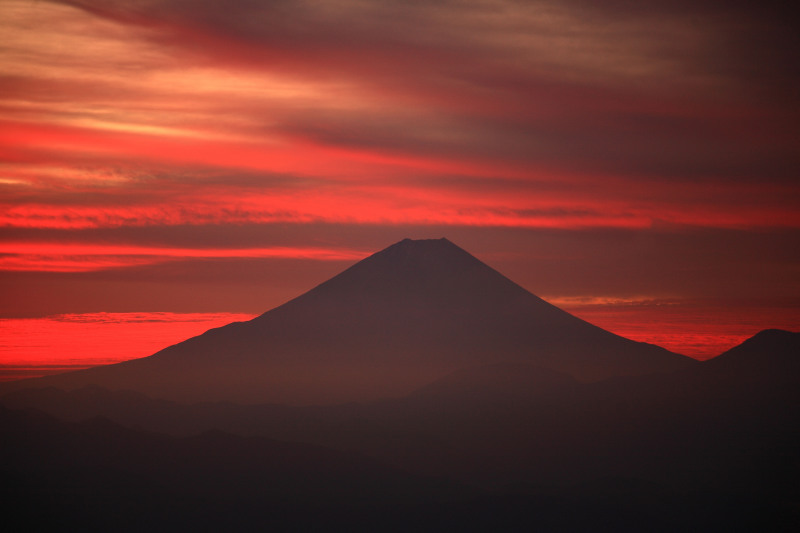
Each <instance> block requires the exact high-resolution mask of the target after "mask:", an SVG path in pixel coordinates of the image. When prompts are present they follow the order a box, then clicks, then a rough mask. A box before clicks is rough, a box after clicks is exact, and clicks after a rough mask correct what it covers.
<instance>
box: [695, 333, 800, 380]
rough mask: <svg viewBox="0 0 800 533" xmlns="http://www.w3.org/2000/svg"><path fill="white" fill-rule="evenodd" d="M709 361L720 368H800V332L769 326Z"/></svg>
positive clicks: (780, 369)
mask: <svg viewBox="0 0 800 533" xmlns="http://www.w3.org/2000/svg"><path fill="white" fill-rule="evenodd" d="M706 364H707V365H709V366H714V367H716V368H724V367H728V368H734V367H736V368H747V369H750V370H756V369H761V370H768V369H774V370H776V371H781V372H782V371H786V370H789V369H790V368H791V369H795V370H800V333H794V332H792V331H785V330H781V329H765V330H764V331H761V332H759V333H756V334H755V335H753V336H752V337H750V338H749V339H747V340H746V341H744V342H743V343H741V344H739V345H738V346H734V347H733V348H731V349H730V350H728V351H727V352H724V353H722V354H720V355H718V356H717V357H715V358H713V359H711V360H709V361H708V362H707V363H706Z"/></svg>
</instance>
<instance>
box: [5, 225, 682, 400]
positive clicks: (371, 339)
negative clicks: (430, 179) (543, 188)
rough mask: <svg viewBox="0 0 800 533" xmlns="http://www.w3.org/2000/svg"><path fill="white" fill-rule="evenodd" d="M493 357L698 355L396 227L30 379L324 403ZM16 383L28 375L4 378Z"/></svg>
mask: <svg viewBox="0 0 800 533" xmlns="http://www.w3.org/2000/svg"><path fill="white" fill-rule="evenodd" d="M498 363H521V364H527V365H533V366H537V367H541V368H546V369H550V370H554V371H557V372H561V373H564V374H567V375H570V376H572V377H574V378H576V379H578V380H580V381H597V380H601V379H605V378H609V377H614V376H626V375H642V374H650V373H656V372H664V371H673V370H677V369H680V368H684V367H688V366H691V365H692V364H697V363H696V362H695V361H694V360H692V359H689V358H687V357H684V356H681V355H677V354H674V353H671V352H669V351H667V350H665V349H663V348H660V347H657V346H654V345H650V344H646V343H640V342H634V341H631V340H629V339H625V338H622V337H619V336H617V335H614V334H612V333H610V332H608V331H605V330H603V329H601V328H598V327H596V326H593V325H591V324H589V323H587V322H584V321H583V320H580V319H578V318H576V317H574V316H572V315H570V314H568V313H566V312H564V311H562V310H561V309H558V308H557V307H554V306H553V305H550V304H549V303H547V302H545V301H544V300H542V299H540V298H538V297H536V296H534V295H533V294H531V293H530V292H528V291H527V290H525V289H523V288H522V287H520V286H519V285H517V284H515V283H514V282H512V281H510V280H509V279H508V278H506V277H504V276H503V275H501V274H500V273H498V272H497V271H495V270H493V269H492V268H490V267H489V266H487V265H486V264H484V263H482V262H481V261H479V260H478V259H476V258H475V257H473V256H472V255H470V254H469V253H467V252H465V251H464V250H462V249H461V248H459V247H458V246H456V245H454V244H453V243H451V242H450V241H448V240H446V239H438V240H419V241H412V240H409V239H406V240H404V241H401V242H398V243H396V244H394V245H392V246H390V247H388V248H386V249H385V250H383V251H380V252H378V253H376V254H374V255H372V256H370V257H368V258H366V259H364V260H362V261H360V262H358V263H357V264H355V265H353V266H352V267H350V268H349V269H347V270H345V271H344V272H342V273H341V274H339V275H337V276H335V277H334V278H332V279H330V280H329V281H327V282H325V283H323V284H321V285H319V286H318V287H316V288H314V289H312V290H310V291H309V292H307V293H305V294H303V295H301V296H299V297H298V298H295V299H294V300H292V301H290V302H288V303H286V304H284V305H282V306H280V307H277V308H275V309H273V310H271V311H268V312H267V313H264V314H263V315H261V316H259V317H257V318H255V319H253V320H251V321H249V322H243V323H233V324H230V325H228V326H225V327H222V328H217V329H213V330H210V331H208V332H206V333H204V334H203V335H200V336H198V337H194V338H191V339H189V340H187V341H184V342H182V343H180V344H176V345H174V346H170V347H168V348H166V349H164V350H161V351H160V352H158V353H156V354H154V355H152V356H150V357H146V358H143V359H137V360H133V361H127V362H124V363H119V364H115V365H110V366H106V367H96V368H92V369H87V370H82V371H77V372H72V373H68V374H63V375H59V376H49V377H46V378H40V379H38V380H37V381H36V383H38V384H39V385H38V386H47V385H54V386H58V387H61V388H68V389H69V388H76V387H82V386H85V385H88V384H96V385H101V386H103V387H106V388H110V389H131V390H136V391H140V392H143V393H146V394H148V395H151V396H154V397H159V398H168V399H177V400H187V401H205V400H208V401H212V400H231V401H239V402H250V403H255V402H274V403H285V404H333V403H339V402H344V401H367V400H374V399H377V398H382V397H391V396H401V395H404V394H407V393H408V392H410V391H412V390H414V389H416V388H418V387H420V386H422V385H424V384H426V383H429V382H431V381H434V380H436V379H439V378H441V377H444V376H445V375H448V374H450V373H452V372H456V371H460V370H464V369H468V368H473V367H479V366H486V365H493V364H498ZM20 386H31V384H25V383H20V382H17V383H16V384H10V385H9V384H7V385H4V386H3V387H2V389H0V390H9V389H10V388H15V387H17V388H18V387H20Z"/></svg>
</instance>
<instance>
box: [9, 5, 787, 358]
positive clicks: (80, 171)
mask: <svg viewBox="0 0 800 533" xmlns="http://www.w3.org/2000/svg"><path fill="white" fill-rule="evenodd" d="M640 4H641V5H640ZM748 4H750V3H749V2H737V1H732V2H721V1H716V0H699V1H697V2H688V1H687V2H684V1H677V2H675V1H666V0H664V1H655V2H646V3H639V2H628V1H622V0H611V1H609V2H602V3H599V2H589V1H588V0H562V1H554V0H543V1H531V2H516V1H497V0H487V1H467V2H444V1H442V2H439V1H431V2H405V1H402V2H401V1H396V2H395V1H382V2H365V1H326V0H321V1H317V2H302V1H277V2H252V1H225V2H223V1H221V0H219V1H210V0H194V1H189V0H123V1H113V0H102V1H101V0H75V1H61V2H59V1H45V0H42V1H37V2H31V1H28V0H0V34H2V35H3V39H2V43H0V295H2V298H0V316H2V317H5V319H7V320H8V321H9V322H7V323H6V324H5V326H7V327H5V328H4V333H3V335H5V336H6V339H4V340H3V339H0V341H2V342H3V343H4V344H5V345H6V346H11V345H13V346H16V348H15V350H16V351H15V352H14V354H15V355H14V354H8V353H5V354H3V355H2V357H8V358H12V357H13V360H14V364H18V363H19V362H20V361H22V362H24V361H25V360H26V358H28V359H29V360H31V361H34V360H37V357H39V356H36V355H35V354H34V353H33V352H32V351H26V349H24V348H22V346H26V344H25V342H23V340H24V339H23V338H22V337H24V335H26V333H24V331H23V330H21V329H16V330H14V329H13V328H11V327H10V326H11V325H12V322H10V321H12V320H20V319H32V318H40V319H42V320H44V321H43V322H41V323H39V326H40V327H43V328H47V327H52V328H55V329H52V331H56V329H58V327H60V326H57V325H56V324H59V323H63V320H61V319H52V318H48V319H44V318H42V317H53V316H55V315H69V316H73V315H75V316H77V315H81V316H87V317H88V316H93V317H96V316H104V315H97V313H117V314H118V315H115V316H117V317H118V319H115V320H116V322H115V323H119V322H124V321H125V320H126V319H125V317H130V316H138V315H136V313H161V314H160V315H158V316H160V317H162V319H161V320H160V321H155V322H141V321H140V322H135V321H132V322H131V324H139V325H138V326H136V325H131V326H130V327H131V328H132V329H130V330H124V331H123V330H121V329H119V330H115V331H116V333H117V334H118V335H128V334H127V333H125V331H130V332H131V333H130V335H131V338H138V337H140V336H141V335H142V333H141V332H142V331H144V330H143V329H142V328H144V327H145V326H142V325H141V324H143V323H144V324H152V323H158V324H160V325H159V326H158V331H159V332H161V333H159V334H160V335H161V334H163V337H159V339H163V342H165V343H171V342H175V341H177V340H180V335H183V334H186V333H187V332H186V330H185V329H181V327H180V326H179V325H180V324H182V323H185V322H186V321H185V320H182V319H181V318H180V317H178V315H176V313H177V314H182V313H211V314H212V315H208V316H212V317H219V316H222V315H220V314H221V313H234V314H236V313H243V314H251V315H252V314H257V313H261V312H263V311H265V310H267V309H269V308H271V307H274V306H275V305H278V304H280V303H282V302H283V301H286V300H287V299H288V298H291V297H293V296H295V295H298V294H300V293H301V292H303V291H305V290H307V289H309V288H311V287H312V286H314V285H316V284H317V283H319V282H321V281H323V280H324V279H326V278H328V277H330V276H332V275H334V274H336V273H337V272H339V271H340V270H342V269H343V268H345V267H346V266H348V265H349V264H351V263H352V262H354V261H355V260H357V259H359V258H361V257H363V256H365V255H366V254H368V253H371V252H374V251H377V250H379V249H381V248H384V247H385V246H388V245H390V244H392V243H393V242H395V241H398V240H400V239H402V238H404V237H411V238H425V237H442V236H444V237H447V238H449V239H450V240H452V241H454V242H455V243H457V244H458V245H460V246H462V247H463V248H465V249H466V250H468V251H470V252H471V253H473V254H474V255H476V256H477V257H478V258H480V259H482V260H484V261H486V262H487V263H489V264H490V265H491V266H493V267H495V268H497V269H498V270H500V271H501V272H503V273H505V274H506V275H508V276H509V277H511V278H512V279H513V280H515V281H517V282H518V283H520V284H521V285H523V286H524V287H526V288H527V289H529V290H531V291H532V292H534V293H536V294H538V295H539V296H542V297H544V298H546V299H549V300H551V301H553V302H554V303H558V304H559V305H562V306H564V307H566V308H570V309H572V310H573V311H574V312H576V313H577V314H579V315H581V314H582V315H581V316H584V318H587V319H589V320H591V321H593V322H595V323H597V324H598V325H601V326H603V327H605V328H607V329H610V330H612V331H616V332H618V333H621V334H625V335H629V336H632V337H637V338H639V340H651V341H654V342H660V343H662V344H667V345H668V346H667V347H669V348H670V349H673V350H676V351H679V352H682V353H688V354H691V355H695V356H698V357H708V356H710V355H714V354H716V353H719V351H721V348H724V347H728V346H730V345H732V344H733V343H735V341H737V340H741V339H743V338H744V337H745V336H747V335H750V334H752V333H755V332H756V331H758V330H759V329H762V328H765V327H770V326H774V327H783V328H788V329H794V330H797V329H800V281H798V280H800V246H798V243H800V210H798V206H800V182H799V181H798V177H800V173H799V172H798V171H799V170H800V140H799V139H800V131H799V130H800V126H798V125H799V124H800V106H799V105H798V100H797V95H796V88H797V86H798V82H800V79H798V78H800V75H799V73H798V70H797V65H799V64H800V57H798V55H800V52H798V51H800V43H798V40H799V39H798V36H797V33H796V31H795V28H793V26H792V24H791V22H790V21H791V20H793V19H792V18H791V16H790V12H783V11H781V8H780V7H779V4H777V3H776V4H775V5H771V3H770V2H764V3H759V7H753V6H749V5H748ZM665 310H669V311H668V312H665ZM678 310H679V311H680V313H677V311H678ZM665 313H666V314H665ZM676 313H677V314H676ZM191 316H195V315H191ZM165 317H166V318H165ZM175 317H177V318H175ZM59 320H61V322H59ZM214 320H216V319H214ZM201 322H202V321H201ZM78 323H80V322H78ZM83 323H84V324H85V323H86V322H83ZM100 323H104V322H103V321H102V320H101V321H100ZM193 323H195V324H197V323H198V322H197V321H195V322H193ZM13 324H19V322H13ZM48 324H49V326H48ZM169 324H173V326H174V327H173V329H171V330H170V326H169ZM676 324H682V326H680V327H678V326H677V325H676ZM39 326H37V327H39ZM97 327H100V326H97ZM154 327H155V326H154ZM37 331H39V330H37ZM76 331H77V330H76ZM87 331H89V330H84V334H82V335H81V334H76V335H77V338H78V339H80V338H81V337H83V338H87V337H88V333H86V332H87ZM92 331H93V332H94V331H96V330H94V329H92ZM107 331H108V330H107ZM152 331H155V330H152ZM171 332H172V333H171ZM682 332H685V333H682ZM189 334H192V333H189ZM39 335H41V334H39ZM91 335H92V336H96V335H95V333H92V334H91ZM98 335H99V334H98ZM665 335H668V336H669V338H666V337H665ZM100 336H101V337H102V335H100ZM176 336H177V337H178V338H176ZM57 337H58V335H56V334H55V333H54V334H53V335H52V336H51V338H52V339H56V338H57ZM698 339H705V340H704V341H702V342H701V341H699V340H698ZM58 342H61V341H58ZM75 342H77V341H75ZM134 342H135V341H133V340H131V343H134ZM159 342H161V340H159ZM58 346H60V345H59V344H58V343H57V342H56V341H55V340H54V341H53V348H52V350H53V351H54V352H56V351H59V349H58ZM104 346H105V345H104ZM137 346H138V345H137ZM86 349H87V350H89V351H91V350H94V352H93V353H96V354H103V353H105V352H110V351H114V354H113V355H109V357H111V358H119V357H120V356H119V353H120V352H119V348H118V347H117V348H114V347H112V346H111V345H108V346H107V347H103V346H95V347H94V348H92V349H90V348H89V347H87V348H86ZM136 350H142V351H145V350H150V347H149V345H148V347H145V346H141V347H139V348H136ZM136 350H133V352H134V353H133V354H131V353H128V352H126V354H127V355H126V356H125V357H133V356H136V355H135V353H139V355H147V354H148V353H150V352H147V351H145V352H144V353H140V352H137V351H136ZM97 357H101V355H97ZM10 360H11V359H6V360H5V362H8V361H10ZM2 363H3V361H0V364H2Z"/></svg>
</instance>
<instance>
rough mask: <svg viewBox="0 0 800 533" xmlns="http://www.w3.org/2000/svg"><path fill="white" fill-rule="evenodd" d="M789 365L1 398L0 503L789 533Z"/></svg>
mask: <svg viewBox="0 0 800 533" xmlns="http://www.w3.org/2000/svg"><path fill="white" fill-rule="evenodd" d="M799 359H800V334H797V333H790V332H781V331H768V332H762V333H761V334H759V335H756V336H755V337H753V338H752V339H750V340H748V341H746V342H745V343H743V344H742V345H740V346H738V347H736V348H734V349H732V350H730V351H729V352H727V353H726V354H724V355H723V356H720V357H718V358H716V359H714V360H712V361H709V362H706V363H702V364H697V365H691V366H688V367H686V368H683V369H681V370H678V371H675V372H672V373H662V374H652V375H645V376H628V377H620V378H615V379H611V380H606V381H603V382H595V383H580V382H578V381H576V380H575V379H574V378H572V377H570V376H568V375H566V374H563V373H559V372H556V371H553V370H549V369H544V368H540V367H537V366H533V365H529V364H525V363H497V364H490V365H486V366H476V367H472V368H468V369H463V370H459V371H456V372H454V373H452V374H450V375H447V376H444V377H442V378H440V379H438V380H436V381H434V382H432V383H429V384H427V385H426V386H424V387H420V388H419V389H417V390H416V391H413V392H412V393H410V394H408V395H407V396H405V397H401V398H395V399H391V400H382V401H374V402H366V403H353V404H343V405H330V406H316V407H297V406H280V405H272V404H262V405H237V404H233V403H228V402H222V403H198V404H183V403H178V402H171V401H166V400H156V399H152V398H149V397H147V396H145V395H142V394H140V393H135V392H130V391H128V392H125V391H110V390H107V389H103V388H100V387H97V386H91V387H84V388H80V389H76V390H73V391H64V390H60V389H56V388H45V389H29V390H23V391H17V392H13V393H10V394H7V395H5V396H2V397H0V404H3V405H4V407H3V406H0V427H1V428H2V429H3V440H2V442H1V443H0V445H1V446H2V452H3V453H2V454H0V473H2V475H3V479H4V483H3V487H2V491H3V492H2V494H0V496H2V497H3V501H4V502H5V503H6V504H7V507H8V508H9V509H10V511H9V513H10V514H8V516H7V517H6V519H7V520H8V521H13V519H24V520H25V523H26V524H28V525H29V526H30V529H32V530H35V529H41V530H57V529H59V530H81V531H108V530H115V531H122V530H126V529H127V530H131V531H174V530H175V529H186V528H189V529H192V530H208V531H215V530H216V531H219V530H236V531H261V530H264V529H271V530H280V531H298V530H309V531H311V530H325V531H437V532H438V531H543V532H563V531H585V532H596V531H614V532H615V533H619V532H639V531H654V532H673V531H690V532H703V533H708V532H726V533H727V532H730V531H771V532H776V531H787V532H788V531H791V532H794V531H797V528H798V526H800V512H798V510H800V506H798V502H800V491H799V490H798V487H797V478H798V476H799V475H800V367H798V360H799ZM43 412H46V413H48V414H47V415H45V414H43ZM48 415H49V416H48ZM51 416H54V417H57V419H58V420H57V419H54V418H51Z"/></svg>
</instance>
